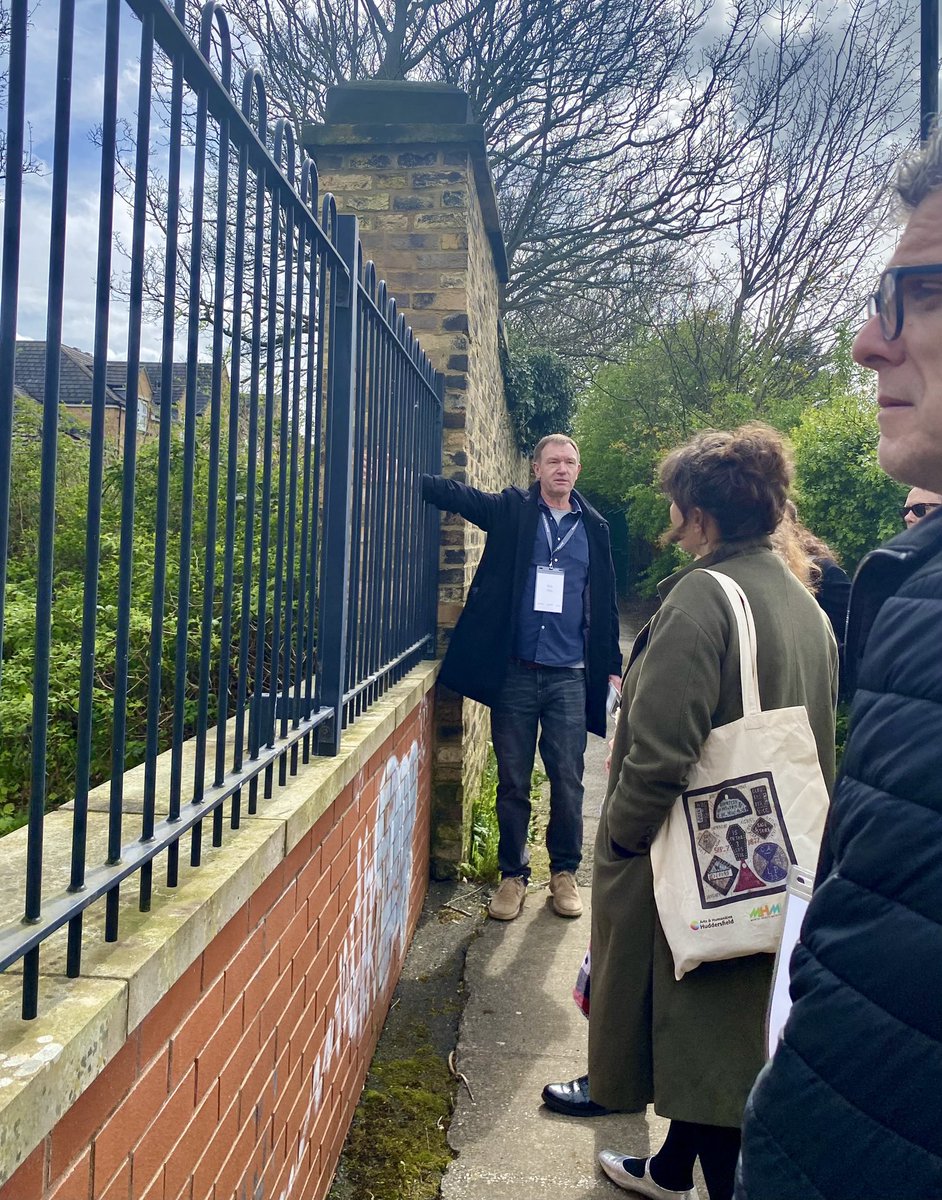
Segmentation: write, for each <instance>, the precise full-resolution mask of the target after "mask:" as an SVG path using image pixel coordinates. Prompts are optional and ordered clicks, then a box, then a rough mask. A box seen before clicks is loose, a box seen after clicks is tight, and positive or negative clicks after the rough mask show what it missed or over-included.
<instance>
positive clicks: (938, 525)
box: [845, 509, 942, 693]
mask: <svg viewBox="0 0 942 1200" xmlns="http://www.w3.org/2000/svg"><path fill="white" fill-rule="evenodd" d="M940 551H942V509H937V510H936V511H935V512H933V513H932V514H930V515H929V516H927V517H924V518H923V520H921V521H919V522H918V524H916V525H913V526H912V527H911V528H910V529H907V530H905V531H904V532H903V533H900V534H897V536H896V537H894V538H891V539H890V540H889V541H888V542H886V543H884V545H882V546H880V547H878V548H877V549H876V550H871V551H870V553H869V554H866V555H864V557H863V558H862V559H861V560H860V565H859V566H858V568H857V571H856V573H855V575H854V586H853V589H852V591H851V594H850V607H849V610H848V614H847V640H846V642H845V655H846V658H845V666H846V672H847V675H846V679H847V690H848V693H850V692H853V690H854V689H855V687H856V686H857V678H858V674H859V671H860V663H861V659H862V658H863V655H864V650H865V649H866V645H867V638H868V637H869V635H870V630H871V629H872V628H873V623H874V621H875V620H876V618H877V614H878V613H879V611H880V609H881V608H882V607H883V605H884V603H885V602H886V601H887V600H888V599H889V598H890V597H891V596H894V595H896V593H897V592H898V591H899V589H900V588H901V587H902V586H903V584H904V583H905V582H906V580H907V579H908V578H909V577H910V575H913V574H915V572H916V571H918V570H919V568H920V567H922V566H924V565H925V564H926V563H927V562H928V561H929V560H930V559H931V558H933V557H935V555H937V554H938V553H939V552H940Z"/></svg>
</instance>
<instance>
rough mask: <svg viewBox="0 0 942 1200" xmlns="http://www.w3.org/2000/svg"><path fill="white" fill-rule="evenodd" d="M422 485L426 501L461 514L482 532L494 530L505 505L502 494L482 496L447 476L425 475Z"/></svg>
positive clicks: (479, 492) (481, 493)
mask: <svg viewBox="0 0 942 1200" xmlns="http://www.w3.org/2000/svg"><path fill="white" fill-rule="evenodd" d="M421 484H422V499H423V500H425V501H426V502H427V503H429V504H434V505H435V507H436V508H440V509H442V510H443V511H445V512H453V513H458V515H459V516H462V517H464V518H465V520H466V521H470V522H471V523H472V525H477V526H478V527H479V528H480V529H484V530H490V529H491V528H492V527H493V526H494V524H495V523H496V521H497V520H498V517H499V516H500V512H501V509H502V507H503V505H502V503H501V495H500V493H498V492H481V491H479V490H478V489H477V488H473V487H468V485H467V484H465V483H458V481H457V480H455V479H446V478H445V476H444V475H423V476H421Z"/></svg>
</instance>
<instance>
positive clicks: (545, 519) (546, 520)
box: [540, 511, 578, 562]
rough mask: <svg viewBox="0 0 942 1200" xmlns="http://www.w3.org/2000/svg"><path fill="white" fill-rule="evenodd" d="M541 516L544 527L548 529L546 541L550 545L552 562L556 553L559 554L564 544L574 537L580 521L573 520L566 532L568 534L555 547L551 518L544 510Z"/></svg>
mask: <svg viewBox="0 0 942 1200" xmlns="http://www.w3.org/2000/svg"><path fill="white" fill-rule="evenodd" d="M540 516H541V517H542V518H543V528H544V530H545V531H546V542H547V545H548V546H549V555H550V562H552V561H553V557H554V555H557V554H558V553H559V552H560V550H562V548H563V546H565V545H566V543H567V542H568V541H569V539H570V538H571V537H572V535H573V534H574V533H575V532H576V526H577V525H578V521H574V522H573V524H572V527H571V528H570V530H569V532H568V533H567V534H566V536H565V537H564V538H563V540H562V541H561V542H560V543H559V544H558V545H557V546H555V547H554V546H553V535H552V534H551V533H550V527H549V518H548V517H547V515H546V513H545V512H542V511H541V512H540Z"/></svg>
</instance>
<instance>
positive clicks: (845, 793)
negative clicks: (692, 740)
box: [736, 511, 942, 1200]
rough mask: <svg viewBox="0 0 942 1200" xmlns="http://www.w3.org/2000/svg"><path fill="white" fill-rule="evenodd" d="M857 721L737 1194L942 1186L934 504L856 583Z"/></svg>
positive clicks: (835, 1198) (746, 1133) (883, 1197)
mask: <svg viewBox="0 0 942 1200" xmlns="http://www.w3.org/2000/svg"><path fill="white" fill-rule="evenodd" d="M846 666H847V672H848V677H849V679H848V682H849V685H850V687H851V688H853V687H856V691H855V692H854V700H853V708H852V711H851V732H850V738H849V739H848V743H847V749H846V751H845V753H844V761H843V764H842V774H841V777H840V779H839V781H838V785H837V789H836V791H835V795H834V800H833V802H832V805H831V810H830V813H829V816H828V826H827V830H826V834H825V839H824V844H823V845H822V849H821V859H820V861H819V864H818V875H817V880H816V887H815V892H814V895H813V897H812V899H811V903H810V905H809V907H808V912H807V914H806V916H805V920H804V924H803V925H802V930H801V941H800V943H799V944H798V946H797V947H796V948H795V952H794V955H793V956H792V961H791V994H792V1000H793V1005H792V1010H791V1013H790V1014H789V1018H788V1022H787V1023H786V1026H785V1031H784V1036H783V1039H782V1042H781V1043H780V1045H779V1047H778V1050H777V1051H776V1054H775V1057H774V1058H773V1059H772V1062H771V1063H770V1064H769V1066H767V1067H766V1068H765V1070H764V1071H763V1073H762V1074H761V1075H760V1076H759V1078H758V1080H757V1082H756V1086H755V1087H754V1089H753V1091H752V1094H751V1096H750V1098H749V1103H748V1104H747V1106H746V1115H745V1121H744V1124H743V1147H742V1158H741V1160H740V1170H739V1176H738V1180H737V1187H736V1198H737V1200H891V1198H892V1200H917V1197H918V1198H919V1200H940V1198H942V1120H940V1117H939V1108H940V1096H942V782H940V781H942V511H940V512H938V513H936V514H935V515H933V516H931V517H926V518H925V520H923V521H920V522H919V524H918V525H915V526H913V528H912V529H910V530H908V531H907V532H906V533H902V534H900V535H899V536H898V537H895V538H893V539H892V540H891V541H890V542H888V543H887V544H886V545H885V546H882V547H881V548H880V549H879V550H875V551H874V552H873V553H872V554H870V555H868V556H867V557H866V558H865V559H864V560H863V562H862V563H861V565H860V568H859V569H858V571H857V576H856V579H855V580H854V587H853V592H852V594H851V602H850V613H849V618H848V624H847V644H846Z"/></svg>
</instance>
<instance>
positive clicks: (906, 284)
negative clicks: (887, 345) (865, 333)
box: [867, 263, 942, 342]
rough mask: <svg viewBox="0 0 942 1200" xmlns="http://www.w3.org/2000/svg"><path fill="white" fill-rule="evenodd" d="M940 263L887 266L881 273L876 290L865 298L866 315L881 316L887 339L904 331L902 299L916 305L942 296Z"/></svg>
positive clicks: (941, 265)
mask: <svg viewBox="0 0 942 1200" xmlns="http://www.w3.org/2000/svg"><path fill="white" fill-rule="evenodd" d="M936 276H942V263H920V264H919V266H912V267H888V268H887V269H886V270H885V271H884V272H883V274H882V275H881V276H880V282H879V284H878V285H877V290H876V291H875V292H874V293H873V294H872V295H871V296H869V297H868V298H867V316H868V317H879V318H880V332H881V333H882V334H883V337H884V340H885V341H887V342H893V341H895V340H896V339H897V338H898V337H899V335H900V334H901V333H902V332H903V308H904V304H903V302H904V300H905V301H906V303H907V304H915V305H919V304H922V303H926V302H928V303H932V302H934V301H939V300H942V279H939V278H936Z"/></svg>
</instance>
